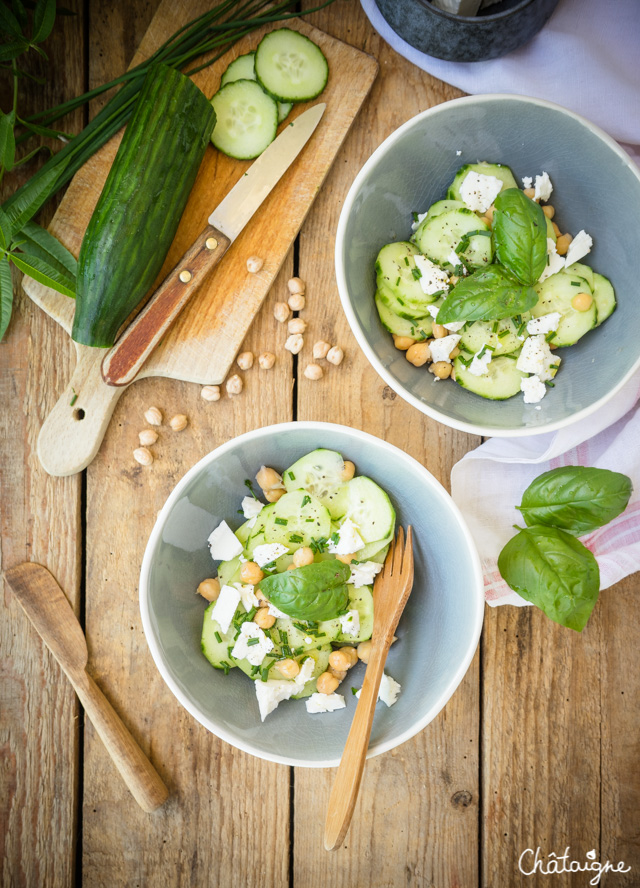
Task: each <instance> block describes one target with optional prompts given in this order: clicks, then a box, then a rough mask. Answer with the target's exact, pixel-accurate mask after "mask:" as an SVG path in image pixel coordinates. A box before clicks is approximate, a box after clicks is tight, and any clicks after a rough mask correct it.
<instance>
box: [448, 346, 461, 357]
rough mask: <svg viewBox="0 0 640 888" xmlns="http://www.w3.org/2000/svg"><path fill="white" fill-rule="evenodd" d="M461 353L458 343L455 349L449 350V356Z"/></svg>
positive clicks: (456, 355)
mask: <svg viewBox="0 0 640 888" xmlns="http://www.w3.org/2000/svg"><path fill="white" fill-rule="evenodd" d="M459 354H460V349H459V348H458V346H457V345H456V346H455V347H454V348H453V351H451V352H449V357H450V358H457V357H458V355H459Z"/></svg>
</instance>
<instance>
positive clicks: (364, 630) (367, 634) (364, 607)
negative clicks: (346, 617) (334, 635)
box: [338, 586, 373, 644]
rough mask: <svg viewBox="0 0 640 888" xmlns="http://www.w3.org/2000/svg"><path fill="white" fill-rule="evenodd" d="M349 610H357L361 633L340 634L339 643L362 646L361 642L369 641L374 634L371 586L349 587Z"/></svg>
mask: <svg viewBox="0 0 640 888" xmlns="http://www.w3.org/2000/svg"><path fill="white" fill-rule="evenodd" d="M347 607H348V608H349V610H357V611H358V616H359V617H360V631H359V632H358V634H357V635H346V634H343V633H340V635H339V636H338V641H339V642H342V643H345V644H360V642H361V641H368V640H369V639H370V638H371V633H372V632H373V595H372V594H371V587H370V586H361V587H360V588H359V589H356V588H355V587H354V586H349V604H348V605H347Z"/></svg>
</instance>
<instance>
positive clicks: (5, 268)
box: [0, 256, 13, 339]
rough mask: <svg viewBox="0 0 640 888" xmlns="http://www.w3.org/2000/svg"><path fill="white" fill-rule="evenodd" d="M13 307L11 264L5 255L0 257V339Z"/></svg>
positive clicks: (4, 331) (7, 324)
mask: <svg viewBox="0 0 640 888" xmlns="http://www.w3.org/2000/svg"><path fill="white" fill-rule="evenodd" d="M12 307H13V281H12V280H11V266H10V265H9V260H8V259H7V257H6V256H3V257H2V259H0V339H2V337H3V336H4V334H5V333H6V330H7V327H8V326H9V321H10V320H11V309H12Z"/></svg>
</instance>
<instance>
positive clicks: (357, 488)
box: [283, 475, 396, 560]
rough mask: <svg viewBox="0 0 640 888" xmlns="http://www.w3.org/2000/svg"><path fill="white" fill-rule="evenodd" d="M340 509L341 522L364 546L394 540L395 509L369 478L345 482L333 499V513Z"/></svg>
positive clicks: (382, 491)
mask: <svg viewBox="0 0 640 888" xmlns="http://www.w3.org/2000/svg"><path fill="white" fill-rule="evenodd" d="M283 498H284V497H283ZM339 507H341V508H342V509H343V510H344V511H343V512H342V514H343V516H344V518H345V519H346V518H350V519H351V520H352V521H353V523H354V524H355V525H356V527H357V528H358V533H359V534H360V536H361V538H362V540H363V541H364V542H365V544H366V543H372V542H374V540H383V539H386V538H387V537H390V536H393V532H394V529H395V524H396V512H395V509H394V508H393V506H392V505H391V500H390V499H389V497H388V496H387V494H386V493H385V492H384V490H383V489H382V488H381V487H379V486H378V485H377V484H376V483H375V481H372V480H371V478H367V477H366V476H365V475H359V476H358V477H357V478H352V479H351V481H347V482H346V483H345V484H344V486H343V488H342V490H341V491H340V493H339V495H338V497H337V498H336V509H338V508H339ZM361 551H362V550H361ZM358 560H359V559H358Z"/></svg>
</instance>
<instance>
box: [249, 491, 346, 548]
mask: <svg viewBox="0 0 640 888" xmlns="http://www.w3.org/2000/svg"><path fill="white" fill-rule="evenodd" d="M303 503H304V505H303ZM274 506H275V508H274V510H273V512H271V513H270V515H269V517H268V518H267V521H266V523H265V527H264V539H265V542H267V543H282V545H284V546H288V547H289V549H290V550H291V551H292V552H295V550H296V549H299V548H300V547H301V546H308V545H309V544H310V542H311V540H312V539H313V538H314V537H315V538H317V537H328V536H330V534H331V516H330V515H329V512H328V510H327V509H326V508H325V506H323V505H322V503H321V502H320V501H319V500H318V499H316V497H314V496H312V495H311V494H309V493H307V491H306V490H293V491H291V493H285V495H284V496H282V497H280V499H279V500H278V502H277V503H274Z"/></svg>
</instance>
